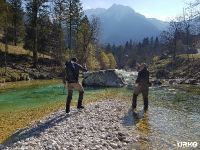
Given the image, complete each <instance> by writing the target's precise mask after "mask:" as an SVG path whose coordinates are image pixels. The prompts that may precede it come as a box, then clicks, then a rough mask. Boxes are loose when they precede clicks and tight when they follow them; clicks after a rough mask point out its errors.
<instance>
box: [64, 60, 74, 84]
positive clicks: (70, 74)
mask: <svg viewBox="0 0 200 150" xmlns="http://www.w3.org/2000/svg"><path fill="white" fill-rule="evenodd" d="M65 71H66V81H70V80H72V79H73V78H74V71H75V66H74V65H73V63H72V62H71V61H67V62H66V63H65Z"/></svg>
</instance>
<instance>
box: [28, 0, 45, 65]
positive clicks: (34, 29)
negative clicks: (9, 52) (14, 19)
mask: <svg viewBox="0 0 200 150" xmlns="http://www.w3.org/2000/svg"><path fill="white" fill-rule="evenodd" d="M47 2H48V0H27V4H26V9H27V17H28V23H27V24H26V37H25V45H24V47H25V48H29V49H30V50H32V51H33V65H34V67H37V64H38V37H39V35H38V24H39V17H40V16H44V14H46V13H47V8H48V5H47Z"/></svg>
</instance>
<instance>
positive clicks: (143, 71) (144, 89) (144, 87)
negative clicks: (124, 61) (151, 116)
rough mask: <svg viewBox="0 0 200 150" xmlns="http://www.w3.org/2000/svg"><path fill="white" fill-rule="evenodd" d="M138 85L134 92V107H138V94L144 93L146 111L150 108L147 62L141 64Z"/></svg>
mask: <svg viewBox="0 0 200 150" xmlns="http://www.w3.org/2000/svg"><path fill="white" fill-rule="evenodd" d="M136 84H137V85H136V87H135V89H134V92H133V99H132V108H133V110H134V109H136V107H137V96H138V95H139V94H140V93H142V96H143V101H144V111H147V110H148V94H149V86H150V85H151V84H150V82H149V71H148V70H147V65H146V64H145V63H143V64H141V65H140V66H139V72H138V77H137V79H136Z"/></svg>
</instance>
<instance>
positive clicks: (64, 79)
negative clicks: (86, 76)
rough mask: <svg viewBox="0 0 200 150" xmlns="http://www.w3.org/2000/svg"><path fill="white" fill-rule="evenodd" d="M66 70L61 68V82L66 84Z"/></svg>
mask: <svg viewBox="0 0 200 150" xmlns="http://www.w3.org/2000/svg"><path fill="white" fill-rule="evenodd" d="M66 76H67V75H66V71H65V70H63V84H66Z"/></svg>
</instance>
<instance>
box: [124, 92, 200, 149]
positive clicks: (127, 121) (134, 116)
mask: <svg viewBox="0 0 200 150" xmlns="http://www.w3.org/2000/svg"><path fill="white" fill-rule="evenodd" d="M149 101H150V109H149V111H148V112H147V113H144V112H143V111H142V107H143V103H142V101H141V100H140V101H139V108H138V109H137V111H136V113H132V111H130V110H129V111H128V112H127V113H126V115H125V117H124V118H122V121H123V125H124V126H126V127H127V128H130V131H132V133H133V134H135V135H137V136H138V141H139V143H135V144H133V147H134V148H135V147H136V148H137V147H140V148H141V147H143V148H144V149H147V148H149V147H151V148H153V149H176V148H178V147H177V142H198V143H199V144H200V95H194V94H192V93H187V92H185V91H181V90H178V89H172V88H154V89H151V91H150V98H149ZM198 148H199V147H198Z"/></svg>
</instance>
